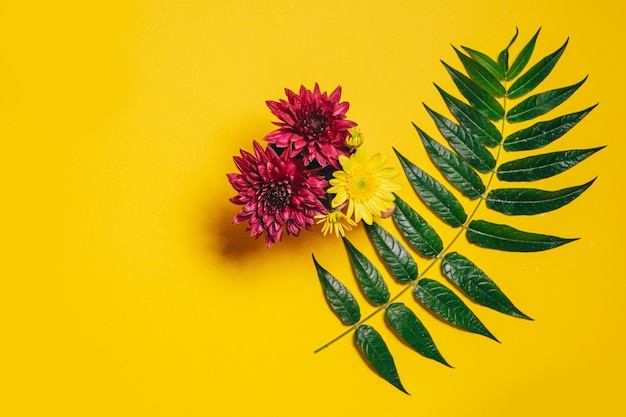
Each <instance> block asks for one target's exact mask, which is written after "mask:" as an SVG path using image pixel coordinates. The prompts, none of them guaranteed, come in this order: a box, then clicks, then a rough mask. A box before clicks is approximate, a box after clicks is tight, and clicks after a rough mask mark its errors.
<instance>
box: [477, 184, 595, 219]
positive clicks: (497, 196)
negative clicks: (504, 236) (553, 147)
mask: <svg viewBox="0 0 626 417" xmlns="http://www.w3.org/2000/svg"><path fill="white" fill-rule="evenodd" d="M594 181H595V178H594V179H593V180H591V181H589V182H587V183H585V184H582V185H578V186H574V187H567V188H563V189H561V190H556V191H546V190H538V189H536V188H498V189H495V190H491V191H490V192H489V194H487V197H486V198H485V201H486V203H487V207H488V208H490V209H492V210H495V211H498V212H500V213H504V214H508V215H513V216H517V215H527V216H528V215H533V214H539V213H546V212H548V211H552V210H556V209H558V208H561V207H563V206H564V205H566V204H569V203H571V202H572V201H574V199H576V198H578V196H580V195H581V194H582V193H583V192H584V191H585V190H586V189H587V188H589V187H590V186H591V184H593V182H594Z"/></svg>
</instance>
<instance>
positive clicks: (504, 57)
mask: <svg viewBox="0 0 626 417" xmlns="http://www.w3.org/2000/svg"><path fill="white" fill-rule="evenodd" d="M518 34H519V30H517V28H515V35H513V38H512V39H511V41H510V42H509V44H508V45H507V46H506V48H504V49H503V50H502V52H500V53H499V54H498V65H500V68H502V71H503V72H504V73H505V74H506V72H507V71H508V70H509V48H510V47H511V45H513V42H515V40H516V39H517V35H518ZM505 79H506V76H505Z"/></svg>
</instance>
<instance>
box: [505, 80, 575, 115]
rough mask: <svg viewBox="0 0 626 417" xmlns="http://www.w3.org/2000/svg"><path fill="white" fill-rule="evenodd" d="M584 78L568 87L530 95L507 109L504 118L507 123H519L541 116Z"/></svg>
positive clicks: (568, 95)
mask: <svg viewBox="0 0 626 417" xmlns="http://www.w3.org/2000/svg"><path fill="white" fill-rule="evenodd" d="M586 80H587V77H585V78H583V79H582V80H581V81H579V82H577V83H576V84H573V85H570V86H568V87H563V88H556V89H554V90H550V91H546V92H545V93H539V94H535V95H534V96H530V97H528V98H527V99H525V100H524V101H522V102H521V103H519V104H518V105H516V106H515V107H513V108H512V109H511V110H509V111H508V113H507V114H506V120H507V121H508V122H509V123H519V122H525V121H527V120H531V119H534V118H535V117H538V116H541V115H543V114H545V113H547V112H549V111H550V110H552V109H554V108H555V107H556V106H558V105H559V104H561V103H563V102H564V101H565V100H567V99H568V98H570V96H571V95H572V94H574V92H575V91H576V90H578V88H579V87H580V86H581V85H583V84H584V82H585V81H586Z"/></svg>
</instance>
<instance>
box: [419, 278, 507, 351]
mask: <svg viewBox="0 0 626 417" xmlns="http://www.w3.org/2000/svg"><path fill="white" fill-rule="evenodd" d="M414 292H415V296H416V297H417V299H418V300H419V301H420V302H421V303H422V304H423V305H424V306H425V307H426V308H428V309H429V310H430V311H432V312H433V313H434V314H435V315H437V316H439V317H441V318H442V319H444V320H445V321H447V322H449V323H452V324H454V325H455V326H458V327H460V328H462V329H465V330H467V331H469V332H472V333H476V334H480V335H483V336H486V337H488V338H490V339H493V340H495V341H496V342H497V341H498V339H496V337H495V336H494V335H493V334H491V332H490V331H489V330H487V328H486V327H485V325H484V324H483V323H482V322H481V321H480V320H479V319H478V317H476V315H475V314H474V313H473V312H472V310H470V309H469V308H468V307H467V306H466V305H465V303H463V301H461V299H460V298H459V297H458V296H457V295H456V294H455V293H454V292H452V290H450V289H449V288H447V287H446V286H444V285H442V284H440V283H439V282H437V281H435V280H432V279H429V278H422V279H420V280H419V282H418V284H417V285H416V286H415V290H414Z"/></svg>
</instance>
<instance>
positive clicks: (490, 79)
mask: <svg viewBox="0 0 626 417" xmlns="http://www.w3.org/2000/svg"><path fill="white" fill-rule="evenodd" d="M452 48H453V49H454V52H456V54H457V56H458V57H459V59H460V60H461V64H463V66H464V67H465V70H466V71H467V73H468V74H469V76H470V77H472V79H473V80H474V81H476V84H478V85H479V86H481V87H482V88H483V89H485V90H486V91H487V92H489V93H491V94H493V95H494V96H496V97H502V96H504V94H505V93H506V90H505V89H504V87H503V86H502V84H500V81H498V79H497V78H496V77H494V76H493V75H492V74H491V73H490V72H489V71H488V70H486V69H485V68H484V67H483V66H482V65H480V64H478V63H477V62H476V61H474V60H473V59H472V58H470V57H468V56H467V55H465V54H464V53H463V52H461V51H459V50H458V49H456V48H454V47H452Z"/></svg>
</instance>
